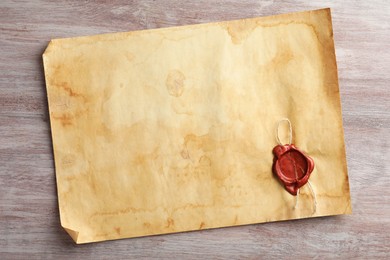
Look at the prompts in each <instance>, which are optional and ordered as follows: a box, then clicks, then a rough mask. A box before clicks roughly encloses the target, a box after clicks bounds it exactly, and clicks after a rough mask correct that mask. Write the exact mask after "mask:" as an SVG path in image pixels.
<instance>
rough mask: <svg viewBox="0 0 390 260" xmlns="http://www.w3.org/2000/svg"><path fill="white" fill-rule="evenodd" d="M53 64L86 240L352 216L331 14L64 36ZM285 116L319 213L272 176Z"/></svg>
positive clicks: (69, 216)
mask: <svg viewBox="0 0 390 260" xmlns="http://www.w3.org/2000/svg"><path fill="white" fill-rule="evenodd" d="M43 60H44V67H45V77H46V85H47V93H48V100H49V110H50V121H51V129H52V138H53V147H54V156H55V167H56V176H57V188H58V200H59V208H60V216H61V224H62V226H63V227H64V228H65V230H66V231H67V232H68V233H69V235H70V236H71V237H72V238H73V240H75V242H76V243H88V242H95V241H103V240H110V239H119V238H129V237H137V236H146V235H154V234H163V233H172V232H181V231H189V230H199V229H207V228H217V227H224V226H232V225H243V224H252V223H260V222H268V221H277V220H286V219H297V218H306V217H314V216H325V215H334V214H346V213H350V212H351V205H350V197H349V185H348V177H347V168H346V159H345V148H344V140H343V130H342V129H343V128H342V119H341V107H340V97H339V89H338V81H337V68H336V61H335V53H334V45H333V34H332V26H331V17H330V10H329V9H322V10H316V11H308V12H302V13H292V14H285V15H277V16H271V17H260V18H252V19H244V20H237V21H229V22H218V23H211V24H200V25H190V26H183V27H172V28H164V29H156V30H146V31H135V32H128V33H115V34H106V35H97V36H89V37H79V38H69V39H56V40H52V41H51V42H50V44H49V46H48V48H47V49H46V51H45V53H44V55H43ZM284 117H287V118H289V119H290V120H291V122H292V125H293V142H294V143H295V144H296V145H297V146H298V147H299V148H301V149H302V150H304V151H305V152H306V153H307V154H308V155H310V156H311V157H312V158H313V159H314V161H315V169H314V171H313V173H312V175H311V178H310V181H311V183H312V186H313V189H314V191H315V193H316V197H317V209H316V212H315V213H314V214H313V205H314V203H313V196H312V195H311V193H310V190H309V189H308V187H306V186H304V187H303V188H302V189H301V196H300V202H299V207H298V208H296V209H294V208H293V207H294V204H295V197H294V196H291V195H290V194H289V193H288V192H287V191H285V190H284V188H283V186H282V185H281V184H280V183H279V182H278V180H277V179H276V178H275V177H274V175H273V174H272V163H273V155H272V149H273V147H274V146H275V145H277V142H276V136H275V127H276V123H277V122H278V121H279V120H280V119H281V118H284Z"/></svg>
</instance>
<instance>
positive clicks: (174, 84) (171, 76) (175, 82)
mask: <svg viewBox="0 0 390 260" xmlns="http://www.w3.org/2000/svg"><path fill="white" fill-rule="evenodd" d="M185 79H186V78H185V76H184V74H183V73H182V72H181V71H180V70H171V71H170V72H169V73H168V76H167V79H166V81H165V85H166V87H167V90H168V93H169V95H171V96H173V97H180V96H181V95H182V94H183V91H184V80H185Z"/></svg>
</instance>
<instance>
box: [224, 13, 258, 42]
mask: <svg viewBox="0 0 390 260" xmlns="http://www.w3.org/2000/svg"><path fill="white" fill-rule="evenodd" d="M222 26H223V27H224V28H225V29H226V31H227V32H228V34H229V35H230V38H231V39H232V42H233V43H234V44H240V43H242V42H243V41H244V40H245V39H247V38H248V37H249V35H250V34H251V33H252V32H253V30H254V29H255V28H256V27H257V22H256V20H253V19H245V20H236V21H230V22H228V23H223V25H222Z"/></svg>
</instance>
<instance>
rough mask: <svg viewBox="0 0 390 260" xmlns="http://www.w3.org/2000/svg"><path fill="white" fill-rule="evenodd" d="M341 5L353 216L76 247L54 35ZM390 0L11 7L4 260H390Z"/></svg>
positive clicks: (0, 120) (339, 51) (3, 76)
mask: <svg viewBox="0 0 390 260" xmlns="http://www.w3.org/2000/svg"><path fill="white" fill-rule="evenodd" d="M323 7H331V8H332V17H333V30H334V37H335V46H336V56H337V61H338V67H339V79H340V92H341V98H342V105H343V118H344V128H345V139H346V147H347V161H348V168H349V178H350V186H351V196H352V204H353V214H352V215H349V216H337V217H326V218H315V219H306V220H297V221H287V222H276V223H267V224H259V225H248V226H241V227H231V228H223V229H215V230H205V231H199V232H188V233H179V234H172V235H163V236H153V237H144V238H135V239H125V240H118V241H109V242H103V243H96V244H88V245H81V246H76V245H75V244H74V243H73V241H72V240H71V238H70V237H69V236H68V235H67V234H66V232H65V231H64V230H63V229H62V228H61V227H60V224H59V216H58V206H57V195H56V186H55V173H54V165H53V155H52V148H51V138H50V127H49V122H48V110H47V101H46V91H45V84H44V77H43V68H42V59H41V55H42V53H43V50H44V49H45V48H46V46H47V43H48V41H49V40H50V39H52V38H60V37H72V36H80V35H92V34H98V33H108V32H118V31H130V30H137V29H148V28H160V27H167V26H174V25H185V24H194V23H204V22H212V21H222V20H231V19H238V18H248V17H255V16H266V15H272V14H278V13H287V12H293V11H303V10H309V9H318V8H323ZM389 31H390V3H389V2H388V1H339V2H337V3H317V2H315V3H314V2H313V1H305V2H303V1H300V2H295V1H275V2H274V1H250V0H244V1H223V2H222V1H191V2H189V1H188V2H185V1H132V2H128V1H61V2H60V1H58V2H56V3H54V2H53V1H39V0H37V1H8V0H5V1H1V3H0V46H1V48H0V52H1V53H0V57H1V58H0V61H1V62H0V87H1V89H0V258H1V259H26V258H32V259H36V258H54V257H57V258H59V259H67V258H73V257H76V258H80V257H83V258H91V259H92V258H93V259H96V258H124V257H126V258H172V257H173V256H175V257H178V258H181V259H186V258H187V259H197V258H199V259H200V258H215V259H219V258H220V259H224V258H235V259H237V258H252V259H257V258H265V259H279V258H292V257H294V258H295V257H298V258H320V259H323V258H325V259H330V258H334V257H340V258H361V259H367V258H370V259H386V258H387V259H388V258H389V257H390V203H389V202H390V189H388V187H389V186H390V174H389V170H390V167H389V166H390V155H389V154H390V144H389V139H390V131H389V128H390V91H389V89H388V88H389V83H390V73H389V67H390V52H389V51H388V50H389V48H390V34H389Z"/></svg>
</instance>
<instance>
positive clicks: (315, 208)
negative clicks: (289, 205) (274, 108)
mask: <svg viewBox="0 0 390 260" xmlns="http://www.w3.org/2000/svg"><path fill="white" fill-rule="evenodd" d="M282 122H287V123H288V128H289V137H288V139H289V142H288V145H291V144H292V135H293V130H292V124H291V121H290V120H289V119H288V118H282V119H280V120H279V121H278V124H277V126H276V140H277V142H278V144H279V145H283V143H282V142H281V141H280V138H279V128H280V124H281V123H282ZM293 164H294V172H295V178H296V180H298V173H297V168H296V165H295V162H294V161H293ZM301 171H302V172H303V169H302V168H301ZM303 174H305V173H304V172H303ZM307 184H308V186H309V189H310V192H311V194H312V197H313V213H312V214H314V213H315V212H316V211H317V196H316V194H315V192H314V189H313V186H312V185H311V182H310V181H307ZM300 192H301V190H300V189H298V191H297V196H296V199H295V205H294V208H293V209H296V208H298V205H299V195H300Z"/></svg>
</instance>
